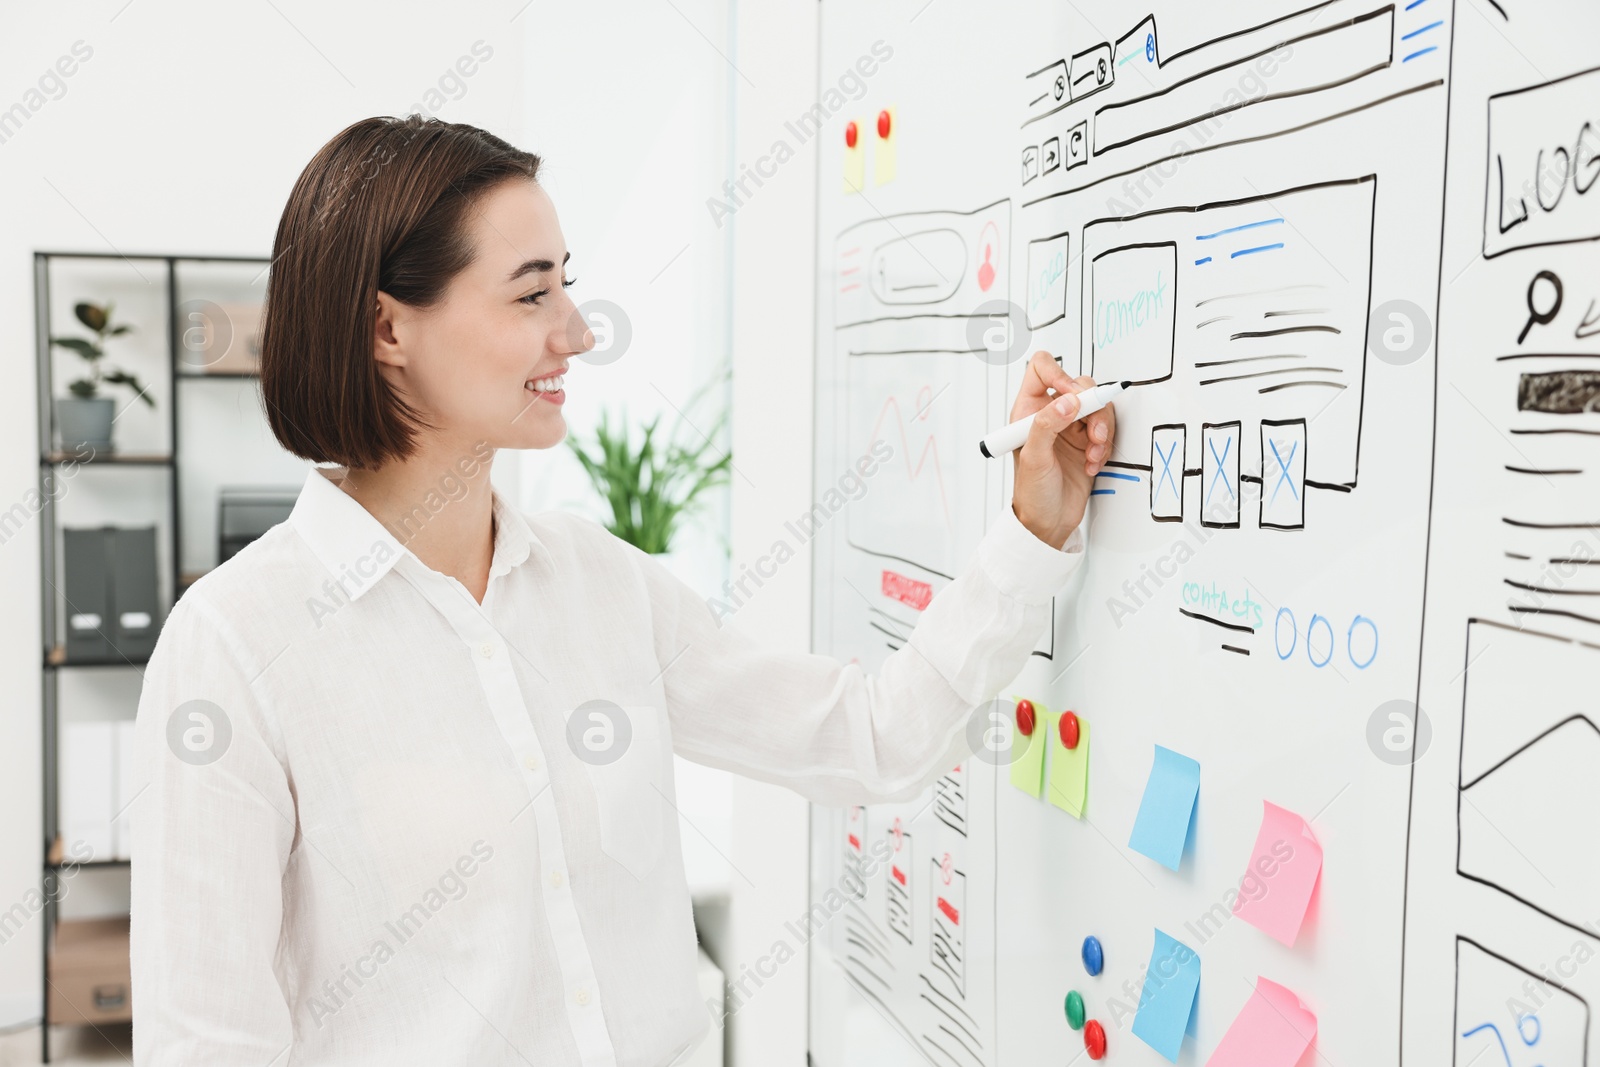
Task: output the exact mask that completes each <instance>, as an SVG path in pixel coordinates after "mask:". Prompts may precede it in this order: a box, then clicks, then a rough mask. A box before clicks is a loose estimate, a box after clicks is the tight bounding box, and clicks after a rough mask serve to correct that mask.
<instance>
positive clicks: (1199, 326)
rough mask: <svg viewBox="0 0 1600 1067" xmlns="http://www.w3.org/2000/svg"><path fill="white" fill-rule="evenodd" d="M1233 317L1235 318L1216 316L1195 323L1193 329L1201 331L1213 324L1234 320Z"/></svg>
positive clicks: (1231, 316)
mask: <svg viewBox="0 0 1600 1067" xmlns="http://www.w3.org/2000/svg"><path fill="white" fill-rule="evenodd" d="M1234 317H1235V316H1233V315H1218V316H1217V317H1216V318H1212V319H1207V320H1206V321H1204V322H1197V323H1195V325H1194V328H1195V329H1197V330H1203V329H1205V328H1206V327H1207V326H1210V325H1211V324H1212V323H1213V322H1227V321H1228V320H1229V319H1231V318H1234Z"/></svg>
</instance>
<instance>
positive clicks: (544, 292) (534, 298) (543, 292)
mask: <svg viewBox="0 0 1600 1067" xmlns="http://www.w3.org/2000/svg"><path fill="white" fill-rule="evenodd" d="M576 284H578V279H576V278H563V279H561V288H563V289H570V288H572V287H573V286H574V285H576ZM549 295H550V290H548V289H540V290H539V291H538V292H537V293H529V294H528V295H527V296H523V297H518V298H517V299H518V300H519V301H520V302H521V303H524V304H529V305H535V304H538V303H539V298H540V297H541V296H549Z"/></svg>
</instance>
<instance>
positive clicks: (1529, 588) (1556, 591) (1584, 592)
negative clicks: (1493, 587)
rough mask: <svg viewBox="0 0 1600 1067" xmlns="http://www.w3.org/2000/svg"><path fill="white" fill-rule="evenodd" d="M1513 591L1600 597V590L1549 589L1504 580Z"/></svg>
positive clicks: (1507, 579) (1508, 579)
mask: <svg viewBox="0 0 1600 1067" xmlns="http://www.w3.org/2000/svg"><path fill="white" fill-rule="evenodd" d="M1501 581H1503V582H1505V583H1506V584H1507V585H1509V586H1510V587H1511V588H1513V589H1523V590H1526V591H1527V592H1530V593H1544V594H1546V595H1548V596H1600V589H1549V588H1545V587H1543V586H1537V585H1529V584H1528V583H1527V582H1513V581H1512V580H1511V579H1510V578H1502V579H1501Z"/></svg>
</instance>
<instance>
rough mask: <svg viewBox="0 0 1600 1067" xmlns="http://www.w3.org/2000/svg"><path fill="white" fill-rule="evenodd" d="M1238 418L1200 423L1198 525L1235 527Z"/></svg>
mask: <svg viewBox="0 0 1600 1067" xmlns="http://www.w3.org/2000/svg"><path fill="white" fill-rule="evenodd" d="M1242 429H1243V424H1242V423H1240V422H1221V423H1215V422H1208V423H1205V424H1204V425H1203V426H1201V427H1200V525H1202V526H1211V527H1215V528H1217V529H1224V530H1237V529H1238V528H1239V491H1240V490H1239V451H1240V449H1241V448H1242V447H1243V442H1242V441H1241V439H1240V433H1241V431H1242Z"/></svg>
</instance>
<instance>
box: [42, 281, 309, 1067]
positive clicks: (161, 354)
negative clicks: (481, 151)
mask: <svg viewBox="0 0 1600 1067" xmlns="http://www.w3.org/2000/svg"><path fill="white" fill-rule="evenodd" d="M269 265H270V260H268V259H267V258H264V257H242V256H182V255H166V254H158V255H126V256H124V255H116V254H110V255H108V254H99V253H83V252H35V253H34V297H35V304H34V315H35V329H36V338H37V340H36V344H37V372H38V378H37V382H38V401H39V440H38V452H39V501H38V514H39V522H40V567H41V570H40V576H41V583H40V589H41V594H42V595H41V598H40V600H41V620H42V624H43V629H42V634H43V642H42V643H43V648H42V656H41V671H42V675H43V677H42V684H41V693H42V715H43V722H42V727H43V728H42V732H41V740H42V744H41V748H42V756H43V768H42V769H43V775H42V780H43V791H44V796H43V827H42V829H43V835H42V845H43V847H42V853H41V870H42V890H43V897H44V909H43V918H44V931H43V938H42V943H43V951H42V954H41V960H40V965H41V968H42V974H43V976H44V978H45V981H43V982H42V983H41V988H42V989H43V990H44V1005H43V1008H44V1010H43V1016H44V1018H43V1020H42V1025H41V1027H40V1033H41V1038H40V1040H41V1057H42V1059H43V1061H44V1062H46V1063H48V1062H49V1061H50V1025H51V1021H52V1019H51V1016H52V1013H51V1010H50V1008H51V998H52V996H53V995H56V994H54V993H53V992H52V990H53V988H54V986H53V984H52V982H51V981H50V976H51V963H52V954H53V952H54V951H55V949H56V947H57V946H58V945H62V946H64V945H65V944H66V942H67V941H71V940H72V939H71V938H67V939H62V938H60V937H59V934H60V926H61V922H62V916H61V915H60V909H61V901H62V899H63V892H62V890H63V880H64V878H66V877H76V876H78V872H79V871H81V870H95V871H102V870H103V871H109V872H115V871H118V870H126V871H130V872H131V869H132V862H131V860H127V859H115V858H111V857H101V858H93V859H90V860H87V861H84V862H74V861H73V860H72V858H71V856H68V855H66V854H64V851H63V846H64V842H63V840H62V836H61V827H60V814H61V813H60V796H59V789H60V778H61V776H60V768H59V757H60V746H59V739H60V727H61V724H62V721H63V719H64V717H65V718H66V719H69V720H75V719H77V718H80V717H83V718H131V717H132V714H133V711H134V710H135V708H136V706H137V705H136V704H135V706H134V707H126V706H125V704H126V700H125V697H126V690H124V693H123V694H122V696H123V699H118V700H113V701H111V703H113V704H115V705H118V706H117V707H116V708H115V709H114V710H116V711H118V712H120V714H113V715H108V714H106V709H105V708H101V709H100V713H99V714H98V715H93V714H91V715H87V716H84V715H82V714H81V709H71V710H69V709H68V708H67V707H66V706H65V705H64V703H63V700H62V688H63V682H64V681H66V680H68V679H71V678H79V679H90V680H91V681H90V682H89V683H88V684H85V685H81V686H80V685H77V684H75V683H73V682H69V683H68V685H67V688H68V689H69V690H70V689H74V688H79V689H82V690H85V691H84V692H80V693H78V694H77V695H78V696H80V697H81V696H86V695H91V694H90V692H89V691H92V690H94V689H95V688H99V689H101V690H105V689H114V688H115V687H116V685H118V684H121V685H123V686H126V685H129V684H132V685H134V686H136V685H137V679H132V680H120V681H119V679H121V677H122V676H123V675H124V673H125V672H128V671H130V670H132V671H139V672H140V675H141V676H142V671H140V668H141V667H142V666H143V664H144V663H145V662H146V659H145V658H144V657H135V658H132V659H125V660H123V661H121V662H99V661H96V662H74V661H72V660H71V659H69V657H68V656H67V655H66V652H65V644H64V633H65V632H64V628H63V619H64V615H65V611H64V608H63V605H62V600H63V594H62V592H61V590H62V587H63V560H62V558H61V528H62V520H63V513H66V512H71V511H73V510H75V509H76V510H80V511H81V512H82V513H83V514H85V515H87V516H88V518H87V519H85V520H80V521H78V522H70V520H69V523H70V524H71V525H84V526H91V525H107V524H126V523H127V522H128V520H127V519H126V515H125V513H126V512H127V511H129V510H133V509H135V508H138V507H141V506H142V507H143V509H144V510H143V512H141V514H140V516H139V517H136V518H134V519H133V520H132V524H137V525H155V526H156V528H157V546H158V547H157V591H158V598H157V599H158V601H159V602H160V604H161V609H162V615H161V621H164V620H165V618H166V615H167V614H168V613H170V611H171V609H172V606H173V605H174V604H175V603H176V602H177V600H178V598H179V597H181V596H182V595H183V593H184V591H185V590H186V589H187V588H188V587H189V586H190V585H192V584H193V582H194V581H196V580H197V579H198V578H199V577H200V576H201V575H203V574H204V573H205V572H206V571H207V570H209V569H210V567H212V566H215V565H216V558H215V552H214V547H215V544H216V536H215V531H214V530H213V531H212V535H211V537H210V538H209V549H208V545H207V543H206V541H207V539H206V538H205V537H204V536H203V534H202V532H203V531H204V530H205V529H206V526H207V523H208V522H211V521H214V518H215V501H214V499H213V500H212V501H211V508H210V509H209V514H207V509H206V508H205V507H204V506H203V505H204V497H205V494H207V493H211V495H212V496H213V497H214V495H215V494H214V492H212V490H213V488H214V487H217V486H220V485H221V484H223V483H222V482H221V481H220V480H219V479H220V478H221V477H223V476H226V477H228V478H233V477H238V478H239V481H238V482H237V483H231V482H230V483H229V484H241V485H255V486H264V485H271V486H282V487H286V488H288V487H296V488H297V487H298V485H299V484H300V482H301V481H302V480H303V479H304V475H305V470H306V468H307V466H308V465H307V464H305V463H304V461H301V460H299V459H297V458H295V457H293V456H291V455H289V454H288V453H287V452H285V451H283V449H282V448H281V447H279V446H278V444H277V442H276V441H275V440H274V439H273V438H272V436H271V433H270V431H269V430H268V429H267V424H266V419H265V416H264V414H263V413H262V412H261V410H260V402H259V388H258V387H257V386H256V381H257V375H256V374H255V373H254V372H253V371H251V372H241V371H237V370H228V371H216V372H212V371H207V370H205V369H204V367H203V364H202V363H201V361H200V360H199V359H198V358H197V353H198V352H199V350H200V347H199V346H198V345H196V344H191V343H190V342H191V341H193V340H195V339H196V338H197V336H198V335H197V334H196V332H195V331H196V329H197V326H196V323H197V322H199V321H201V320H200V319H197V318H196V316H197V315H198V316H201V317H203V318H209V319H211V320H213V321H212V322H211V326H212V328H217V322H216V321H215V320H216V318H217V315H216V314H214V312H220V313H223V315H224V317H225V312H223V309H224V308H225V307H226V306H228V305H234V306H238V305H248V304H249V303H251V302H254V303H256V304H259V303H260V302H261V300H262V298H263V296H264V294H265V279H266V273H267V268H268V266H269ZM63 274H66V275H70V276H71V280H70V281H67V282H66V284H63V278H62V277H61V275H63ZM69 286H70V288H69ZM158 290H159V293H158V292H157V291H158ZM108 294H110V295H108ZM108 298H109V299H115V300H116V301H117V309H116V310H117V316H116V317H117V318H118V319H119V320H123V321H131V322H132V323H133V325H134V326H135V330H134V331H133V332H132V333H130V334H128V335H125V336H124V337H119V338H116V339H114V340H113V341H112V342H111V343H110V345H108V353H107V355H106V357H105V362H107V363H108V364H110V365H113V366H124V367H127V368H128V369H130V370H133V371H134V372H135V373H137V374H138V375H139V376H140V378H141V380H142V381H143V382H144V384H145V387H146V389H147V391H148V392H149V393H150V395H151V396H152V397H153V398H154V399H155V401H156V407H155V409H154V411H151V410H149V409H145V406H144V405H143V404H142V403H141V402H139V401H137V400H136V399H135V397H134V396H133V394H132V391H131V390H129V389H128V388H126V387H122V386H108V387H103V390H102V395H109V396H113V397H115V398H116V399H117V402H118V414H117V422H116V423H114V431H115V433H114V440H116V441H117V442H118V451H115V452H112V453H108V454H104V455H80V454H78V453H77V452H75V451H73V450H71V449H70V447H63V444H62V443H61V442H60V441H58V439H57V427H56V418H55V404H54V400H55V398H56V396H57V395H58V393H64V392H65V389H64V385H63V386H62V387H60V388H58V386H57V381H58V379H63V378H65V377H67V371H68V370H69V369H70V370H76V369H78V368H81V366H82V364H81V363H80V362H79V357H77V356H76V355H74V354H73V353H71V352H67V351H63V350H60V349H57V348H56V347H55V346H52V345H51V343H50V339H51V337H52V336H61V335H67V336H70V335H71V334H72V333H73V332H74V330H75V329H76V330H77V331H78V332H80V333H81V327H79V326H78V323H77V321H76V319H74V318H73V317H72V315H71V307H72V305H73V304H74V303H76V302H77V301H79V300H91V301H94V302H103V301H104V300H105V299H108ZM124 298H126V299H127V301H128V302H129V303H132V304H134V305H135V310H133V311H132V312H130V311H129V310H128V308H127V305H126V304H125V303H124ZM63 308H64V309H65V313H64V314H63ZM139 308H143V311H140V310H139ZM208 308H209V309H211V310H210V311H208V310H207V309H208ZM69 324H70V325H69ZM163 333H164V337H162V336H161V335H162V334H163ZM156 338H160V340H159V341H158V340H156ZM231 338H232V341H231V343H234V344H238V343H241V342H242V335H241V334H240V332H239V331H238V330H237V329H235V330H234V333H233V334H232V335H231ZM140 360H142V361H143V362H140ZM247 398H254V402H253V403H247ZM230 402H231V403H232V404H233V407H234V411H233V412H231V413H230V412H228V410H227V408H228V405H229V403H230ZM141 409H142V410H141ZM247 409H248V410H247ZM124 415H129V416H130V417H129V419H128V420H127V421H126V422H124V421H123V416H124ZM252 420H253V421H252ZM225 425H226V427H227V436H226V437H222V436H221V435H220V434H217V433H210V432H209V431H215V430H220V429H221V428H222V427H223V426H225ZM252 431H253V438H254V439H252ZM191 438H192V439H193V440H194V442H195V445H194V446H189V445H188V442H189V440H190V439H191ZM124 439H127V444H128V445H129V447H128V450H127V451H126V452H124V451H121V447H122V444H123V441H124ZM68 444H69V445H70V443H68ZM202 448H203V451H202V450H201V449H202ZM219 472H222V473H219ZM68 480H70V484H68ZM140 480H144V481H147V482H149V483H151V484H148V485H145V486H144V489H145V490H146V491H149V490H157V491H158V492H160V493H164V495H165V499H164V500H161V499H157V500H155V501H154V502H153V504H152V500H151V499H150V498H149V497H147V496H144V495H143V494H141V493H140V492H139V491H138V488H137V483H138V482H140ZM130 488H131V489H132V490H133V493H132V495H129V492H130ZM186 488H187V489H189V490H190V499H189V500H188V501H187V503H186V500H185V495H184V490H185V489H186ZM119 498H120V499H119ZM197 501H198V503H197ZM163 527H164V528H163ZM197 527H198V530H197V529H196V528H197ZM163 543H164V545H165V549H166V551H165V553H163V552H162V546H163ZM208 551H210V555H209V558H208ZM80 672H81V673H80ZM97 695H101V696H103V695H104V693H103V692H102V693H100V694H97ZM64 713H65V715H64ZM74 854H76V853H74ZM116 918H117V917H116V916H111V917H109V918H107V917H104V916H101V917H98V918H95V919H85V920H82V921H81V922H82V924H83V925H82V926H81V927H74V928H71V929H70V930H69V932H71V933H76V934H79V935H80V939H79V945H78V946H77V947H75V948H74V950H73V951H74V953H75V958H78V957H76V954H77V953H81V952H82V951H84V949H83V945H84V944H85V942H86V941H89V939H91V938H92V937H95V936H100V937H103V938H109V939H110V940H109V943H110V944H112V945H118V944H121V942H120V941H119V940H118V938H120V937H122V936H124V935H123V933H122V932H120V931H125V927H126V918H125V917H123V918H122V919H121V927H120V931H119V929H114V928H116V927H117V926H118V924H117V922H116V921H114V920H115V919H116ZM68 922H69V923H70V922H73V920H68ZM89 950H90V951H91V952H92V951H94V950H95V948H94V945H93V944H92V943H90V944H89ZM94 999H95V1001H96V1002H97V1005H98V1006H97V1005H96V1004H90V1005H85V1006H81V1007H80V1008H79V1011H80V1013H81V1014H84V1015H85V1016H86V1017H88V1018H91V1019H93V1021H97V1022H98V1021H112V1020H113V1019H115V1018H117V1017H119V1016H120V1015H122V1014H123V1013H124V1012H125V1013H126V1016H125V1017H127V1018H131V1002H130V1001H129V1000H128V998H127V997H124V998H123V1001H122V1002H121V1006H120V1007H119V1006H118V1004H119V1002H118V1001H117V1000H116V999H115V997H114V996H112V995H111V994H110V993H108V994H107V995H106V997H105V999H104V1000H102V998H101V996H100V995H99V993H96V995H95V997H94ZM85 1009H87V1010H85Z"/></svg>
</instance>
